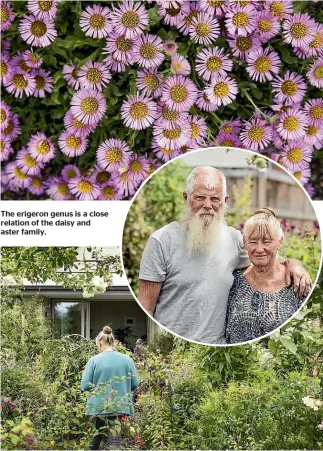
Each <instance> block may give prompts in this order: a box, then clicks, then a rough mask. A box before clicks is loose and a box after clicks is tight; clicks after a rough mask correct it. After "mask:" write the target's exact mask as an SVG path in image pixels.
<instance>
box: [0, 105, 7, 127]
mask: <svg viewBox="0 0 323 451" xmlns="http://www.w3.org/2000/svg"><path fill="white" fill-rule="evenodd" d="M6 119H7V113H6V112H5V110H4V109H3V108H1V110H0V123H1V124H2V122H4V121H5V120H6Z"/></svg>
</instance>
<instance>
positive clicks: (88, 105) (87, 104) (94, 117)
mask: <svg viewBox="0 0 323 451" xmlns="http://www.w3.org/2000/svg"><path fill="white" fill-rule="evenodd" d="M106 109H107V104H106V101H105V98H104V96H103V95H102V93H101V92H100V91H96V90H94V89H81V90H80V91H77V92H76V93H75V94H74V95H73V97H72V101H71V111H72V113H73V116H74V117H75V118H76V119H78V120H79V121H81V122H83V123H84V124H90V125H93V124H97V123H98V122H99V121H100V120H101V119H102V118H103V116H104V113H105V112H106Z"/></svg>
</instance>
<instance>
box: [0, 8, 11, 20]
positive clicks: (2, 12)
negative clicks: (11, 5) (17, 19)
mask: <svg viewBox="0 0 323 451" xmlns="http://www.w3.org/2000/svg"><path fill="white" fill-rule="evenodd" d="M8 19H9V11H8V10H7V8H6V7H5V6H0V20H1V23H2V22H5V21H6V20H8Z"/></svg>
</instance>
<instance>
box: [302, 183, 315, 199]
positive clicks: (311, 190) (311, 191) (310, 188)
mask: <svg viewBox="0 0 323 451" xmlns="http://www.w3.org/2000/svg"><path fill="white" fill-rule="evenodd" d="M304 188H305V190H306V191H307V193H308V195H309V196H310V197H314V195H315V189H314V188H313V186H312V185H311V184H310V183H305V185H304Z"/></svg>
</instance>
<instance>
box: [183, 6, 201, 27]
mask: <svg viewBox="0 0 323 451" xmlns="http://www.w3.org/2000/svg"><path fill="white" fill-rule="evenodd" d="M198 16H199V12H198V11H196V9H194V10H193V11H191V12H190V13H189V14H188V15H187V16H186V17H185V24H186V25H187V26H188V27H189V26H191V25H193V19H195V18H196V17H198Z"/></svg>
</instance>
